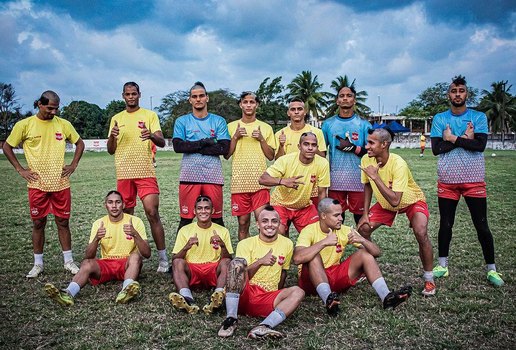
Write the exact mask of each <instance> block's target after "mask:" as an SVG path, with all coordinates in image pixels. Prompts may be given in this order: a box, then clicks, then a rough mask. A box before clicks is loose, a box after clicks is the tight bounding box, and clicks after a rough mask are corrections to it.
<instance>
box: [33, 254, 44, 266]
mask: <svg viewBox="0 0 516 350" xmlns="http://www.w3.org/2000/svg"><path fill="white" fill-rule="evenodd" d="M34 265H41V266H43V253H41V254H34Z"/></svg>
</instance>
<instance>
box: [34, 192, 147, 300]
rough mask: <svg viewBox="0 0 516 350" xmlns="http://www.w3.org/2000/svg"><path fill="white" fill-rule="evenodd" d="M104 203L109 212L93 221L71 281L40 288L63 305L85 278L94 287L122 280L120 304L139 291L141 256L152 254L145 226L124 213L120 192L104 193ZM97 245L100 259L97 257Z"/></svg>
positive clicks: (84, 282)
mask: <svg viewBox="0 0 516 350" xmlns="http://www.w3.org/2000/svg"><path fill="white" fill-rule="evenodd" d="M105 206H106V209H107V212H108V215H106V216H104V217H102V218H100V219H98V220H97V221H95V222H94V223H93V226H92V228H91V234H90V242H89V244H88V246H87V247H86V253H85V254H84V255H85V260H84V261H83V262H82V263H81V267H80V269H79V272H78V273H77V274H76V275H75V276H74V278H73V279H72V282H70V284H69V285H68V287H67V288H66V289H64V290H59V289H57V288H56V287H55V286H54V285H53V284H51V283H47V284H45V286H44V288H43V289H44V290H45V292H46V293H47V294H48V296H49V297H50V298H52V299H54V300H55V301H56V302H58V303H59V304H61V305H63V306H71V305H73V303H74V300H73V299H74V297H75V296H76V295H77V293H79V291H80V289H81V288H82V287H84V286H85V285H86V283H88V280H89V282H90V283H91V284H92V285H93V286H96V285H98V284H101V283H104V282H107V281H112V280H117V281H121V280H123V281H124V283H123V285H122V290H121V291H120V293H118V295H117V297H116V302H117V303H120V304H125V303H127V302H128V301H129V300H131V299H132V298H133V297H134V296H135V295H137V294H138V292H139V291H140V284H139V283H138V282H136V281H135V280H136V279H137V278H138V275H139V274H140V270H141V267H142V264H143V259H142V257H143V258H147V259H148V258H149V257H150V255H151V251H150V246H149V243H148V242H147V235H146V233H145V226H144V225H143V222H142V220H141V219H140V218H138V217H136V216H132V215H129V214H125V213H124V211H123V209H124V204H123V200H122V195H121V194H120V193H119V192H118V191H110V192H109V193H108V194H107V196H106V198H105ZM99 244H100V248H101V258H100V259H96V258H95V256H96V254H97V249H98V246H99Z"/></svg>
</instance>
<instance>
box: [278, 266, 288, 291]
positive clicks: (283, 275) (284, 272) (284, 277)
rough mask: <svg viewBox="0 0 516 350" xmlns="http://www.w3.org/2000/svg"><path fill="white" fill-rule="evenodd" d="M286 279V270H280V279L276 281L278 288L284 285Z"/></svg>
mask: <svg viewBox="0 0 516 350" xmlns="http://www.w3.org/2000/svg"><path fill="white" fill-rule="evenodd" d="M286 279H287V271H285V270H281V276H280V280H279V282H278V289H282V288H283V287H284V286H285V280H286Z"/></svg>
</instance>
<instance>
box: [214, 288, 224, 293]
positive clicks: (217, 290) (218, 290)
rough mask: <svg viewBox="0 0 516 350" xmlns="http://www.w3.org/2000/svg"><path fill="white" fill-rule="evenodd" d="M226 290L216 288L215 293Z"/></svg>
mask: <svg viewBox="0 0 516 350" xmlns="http://www.w3.org/2000/svg"><path fill="white" fill-rule="evenodd" d="M223 291H224V288H215V292H223Z"/></svg>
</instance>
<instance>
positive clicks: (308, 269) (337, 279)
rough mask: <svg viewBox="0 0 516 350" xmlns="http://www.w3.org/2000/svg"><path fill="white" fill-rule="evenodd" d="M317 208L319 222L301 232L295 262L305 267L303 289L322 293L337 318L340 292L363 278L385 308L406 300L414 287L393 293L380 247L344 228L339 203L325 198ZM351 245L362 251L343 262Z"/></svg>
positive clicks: (300, 282) (300, 280)
mask: <svg viewBox="0 0 516 350" xmlns="http://www.w3.org/2000/svg"><path fill="white" fill-rule="evenodd" d="M317 209H318V212H319V221H318V222H315V223H313V224H310V225H308V226H307V227H305V228H304V229H303V230H302V231H301V233H300V234H299V237H298V239H297V244H296V248H295V250H294V257H293V261H294V263H295V264H303V266H302V269H301V274H300V276H299V286H300V287H301V288H302V289H303V290H304V291H305V292H306V293H309V294H316V293H317V294H319V296H320V297H321V299H322V301H323V303H325V305H326V310H327V312H328V314H330V315H336V314H337V312H338V310H339V303H340V302H339V299H338V295H337V292H345V291H346V290H347V289H349V288H350V287H352V286H354V285H355V284H356V283H357V281H358V280H359V279H360V277H361V276H362V275H365V277H366V278H367V280H368V281H369V283H371V285H372V286H373V288H374V289H375V291H376V293H377V294H378V296H379V297H380V299H381V300H382V301H383V307H384V309H387V308H395V307H396V306H398V305H399V304H401V303H402V302H404V301H406V300H407V299H408V297H409V296H410V294H411V292H412V287H410V286H407V287H403V288H401V289H400V290H399V291H395V292H391V291H390V290H389V288H388V287H387V284H386V283H385V280H384V279H383V277H382V273H381V272H380V268H379V267H378V263H377V262H376V260H375V258H377V257H378V256H379V255H380V248H378V246H377V245H376V244H375V243H373V242H371V241H369V240H367V239H365V238H364V237H362V236H360V235H359V234H358V232H357V231H355V230H354V229H353V228H350V227H348V226H342V206H341V205H340V203H339V201H338V200H336V199H332V198H324V199H323V200H321V201H320V202H319V205H318V207H317ZM347 244H353V245H354V246H355V247H357V248H359V250H358V251H357V252H354V253H353V254H351V255H350V256H349V257H348V258H347V259H346V260H344V261H343V262H342V263H341V262H340V261H341V258H342V255H343V254H344V248H345V247H346V245H347Z"/></svg>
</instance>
